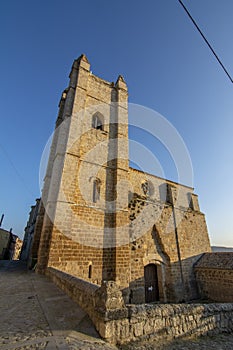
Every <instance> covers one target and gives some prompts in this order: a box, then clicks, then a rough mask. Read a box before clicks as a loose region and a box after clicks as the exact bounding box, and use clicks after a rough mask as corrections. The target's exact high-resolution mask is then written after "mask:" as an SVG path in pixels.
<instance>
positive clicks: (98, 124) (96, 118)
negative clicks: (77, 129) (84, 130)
mask: <svg viewBox="0 0 233 350" xmlns="http://www.w3.org/2000/svg"><path fill="white" fill-rule="evenodd" d="M92 127H93V128H94V129H97V130H102V131H103V130H104V117H103V116H102V114H100V113H95V114H94V115H93V117H92Z"/></svg>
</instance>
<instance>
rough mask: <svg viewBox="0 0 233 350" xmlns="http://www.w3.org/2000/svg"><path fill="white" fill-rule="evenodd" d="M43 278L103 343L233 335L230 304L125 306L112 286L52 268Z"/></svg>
mask: <svg viewBox="0 0 233 350" xmlns="http://www.w3.org/2000/svg"><path fill="white" fill-rule="evenodd" d="M47 274H48V275H49V276H50V278H52V280H53V281H54V282H55V283H56V284H57V285H58V286H59V287H60V288H62V289H63V290H64V291H65V292H66V293H67V294H68V295H69V296H70V297H71V298H72V299H73V300H74V301H76V302H77V303H78V304H79V305H80V306H81V307H82V308H83V309H84V310H85V311H86V312H87V313H88V314H89V316H90V318H91V319H92V321H93V323H94V324H95V326H96V329H97V331H98V332H99V334H100V335H101V337H102V338H104V339H105V340H106V341H108V342H110V343H113V344H116V343H119V344H122V343H126V342H129V341H136V340H139V339H151V338H154V339H160V338H162V339H163V340H164V339H167V340H170V339H173V338H178V337H184V336H187V335H194V336H200V335H204V334H217V333H221V332H229V333H230V332H232V331H233V304H143V305H125V304H124V301H123V298H122V293H121V291H120V290H119V289H118V287H117V285H116V283H115V282H105V283H103V284H102V286H101V287H100V286H97V285H94V284H91V283H88V282H86V281H83V280H80V279H78V278H76V277H73V276H71V275H68V274H66V273H64V272H62V271H58V270H56V269H54V268H48V270H47Z"/></svg>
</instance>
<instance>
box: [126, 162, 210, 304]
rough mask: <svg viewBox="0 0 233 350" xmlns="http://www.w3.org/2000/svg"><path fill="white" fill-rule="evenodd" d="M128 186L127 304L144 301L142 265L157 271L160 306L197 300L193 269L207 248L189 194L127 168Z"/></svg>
mask: <svg viewBox="0 0 233 350" xmlns="http://www.w3.org/2000/svg"><path fill="white" fill-rule="evenodd" d="M130 184H131V186H132V187H131V191H132V192H131V194H130V202H129V218H130V221H131V226H130V241H131V280H130V289H131V302H132V303H143V302H145V290H144V282H145V281H144V267H145V266H146V265H148V264H155V265H156V266H157V271H158V285H159V286H158V287H159V300H160V301H162V302H166V301H170V302H181V301H184V300H193V299H197V298H198V292H197V286H196V280H195V276H194V272H193V265H194V264H195V263H196V262H197V260H198V259H199V258H200V256H201V254H202V253H203V252H209V251H211V248H210V242H209V237H208V232H207V226H206V222H205V216H204V214H203V213H201V212H200V209H199V206H198V200H197V196H195V195H194V194H193V189H192V188H190V187H187V186H182V185H180V184H177V183H174V182H172V181H168V180H165V179H162V178H159V177H156V176H153V175H150V174H146V173H143V172H141V171H138V170H135V169H132V168H130ZM191 199H192V200H191Z"/></svg>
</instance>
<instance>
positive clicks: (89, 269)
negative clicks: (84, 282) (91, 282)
mask: <svg viewBox="0 0 233 350" xmlns="http://www.w3.org/2000/svg"><path fill="white" fill-rule="evenodd" d="M91 277H92V265H89V268H88V278H91Z"/></svg>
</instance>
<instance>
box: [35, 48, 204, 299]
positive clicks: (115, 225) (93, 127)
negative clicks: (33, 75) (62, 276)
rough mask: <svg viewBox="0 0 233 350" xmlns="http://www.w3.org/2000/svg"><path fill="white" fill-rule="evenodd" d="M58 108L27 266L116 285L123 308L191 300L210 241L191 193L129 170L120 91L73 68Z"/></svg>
mask: <svg viewBox="0 0 233 350" xmlns="http://www.w3.org/2000/svg"><path fill="white" fill-rule="evenodd" d="M69 77H70V81H69V86H68V87H67V88H66V89H65V90H64V92H63V93H62V96H61V100H60V104H59V112H58V117H57V121H56V128H55V132H54V135H53V140H52V144H51V148H50V155H49V161H48V166H47V172H46V176H45V179H44V187H43V192H42V200H41V204H40V208H39V213H38V216H37V221H36V226H35V233H34V240H33V244H32V248H31V253H30V265H31V267H32V266H35V265H36V271H37V272H39V273H46V269H47V268H48V267H53V268H55V269H57V270H60V271H63V272H65V273H67V274H70V275H73V276H76V277H78V278H80V279H82V280H85V281H88V282H90V283H93V284H96V285H101V283H102V282H103V281H115V283H116V284H117V285H118V286H119V288H120V290H121V291H122V294H123V297H124V300H125V302H126V303H132V304H139V303H145V302H146V303H150V302H164V303H166V302H183V301H190V300H194V299H196V298H198V290H197V285H196V279H195V275H194V265H195V264H196V263H197V262H198V260H199V259H200V257H201V256H202V254H203V253H205V252H210V251H211V248H210V242H209V237H208V232H207V226H206V222H205V216H204V214H203V213H202V212H201V211H200V208H199V204H198V197H197V195H196V194H194V193H193V188H191V187H187V186H184V185H182V184H178V183H175V182H172V181H169V180H166V179H162V178H160V177H157V176H154V175H151V174H148V173H144V172H142V171H139V170H136V169H133V168H131V167H130V166H129V152H128V105H127V101H128V92H127V85H126V82H125V81H124V79H123V77H122V76H119V77H118V79H117V81H116V83H112V82H108V81H105V80H103V79H101V78H99V77H97V76H95V75H94V74H93V73H92V72H91V70H90V64H89V62H88V59H87V57H86V56H85V55H81V56H80V57H79V58H78V59H76V60H75V61H74V63H73V66H72V69H71V73H70V76H69Z"/></svg>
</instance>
